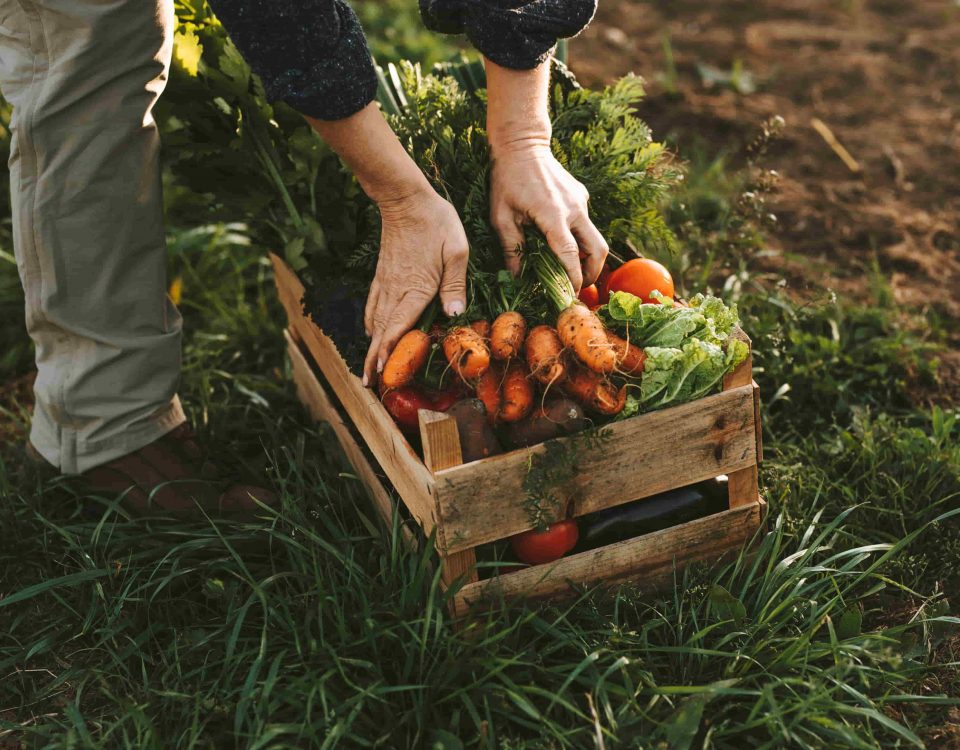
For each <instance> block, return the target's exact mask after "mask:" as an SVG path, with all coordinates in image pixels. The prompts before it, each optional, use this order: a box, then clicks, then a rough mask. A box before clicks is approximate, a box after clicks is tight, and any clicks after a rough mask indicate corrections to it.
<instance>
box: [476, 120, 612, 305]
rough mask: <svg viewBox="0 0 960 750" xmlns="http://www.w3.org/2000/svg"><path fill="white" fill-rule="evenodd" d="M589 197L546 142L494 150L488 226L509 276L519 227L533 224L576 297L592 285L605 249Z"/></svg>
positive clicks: (516, 264) (516, 262) (515, 267)
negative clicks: (494, 234)
mask: <svg viewBox="0 0 960 750" xmlns="http://www.w3.org/2000/svg"><path fill="white" fill-rule="evenodd" d="M589 198H590V196H589V194H588V193H587V189H586V188H585V187H584V186H583V185H582V184H581V183H579V182H578V181H577V180H576V179H574V177H573V176H572V175H571V174H570V173H569V172H567V170H565V169H564V168H563V167H562V166H561V165H560V162H558V161H557V160H556V159H555V158H554V156H553V154H552V153H551V151H550V142H549V138H546V139H532V140H524V141H522V142H520V143H514V144H508V145H505V146H502V147H500V148H499V149H497V148H496V147H494V152H493V168H492V172H491V177H490V221H491V223H492V224H493V227H494V229H496V231H497V234H498V235H499V236H500V242H501V244H502V246H503V253H504V258H505V260H506V263H507V268H509V269H510V270H511V271H512V272H513V273H514V274H516V273H518V272H519V271H520V256H519V253H518V248H519V247H520V246H521V245H522V244H523V227H524V225H526V224H534V225H536V226H537V227H538V228H539V229H540V231H541V232H543V234H544V236H545V237H546V239H547V244H549V245H550V249H551V250H553V252H554V253H556V255H557V257H558V258H559V259H560V262H561V263H563V267H564V268H565V269H566V271H567V275H568V276H569V277H570V281H571V282H572V283H573V286H574V289H575V290H576V291H577V292H579V291H580V288H581V286H587V285H590V284H592V283H593V282H594V281H596V280H597V277H598V276H599V275H600V271H601V269H602V268H603V263H604V261H605V260H606V257H607V253H608V252H609V248H608V247H607V242H606V240H604V239H603V235H601V234H600V232H599V230H598V229H597V228H596V227H595V226H594V225H593V222H592V221H590V216H589V214H588V210H587V202H588V200H589ZM581 264H582V267H581Z"/></svg>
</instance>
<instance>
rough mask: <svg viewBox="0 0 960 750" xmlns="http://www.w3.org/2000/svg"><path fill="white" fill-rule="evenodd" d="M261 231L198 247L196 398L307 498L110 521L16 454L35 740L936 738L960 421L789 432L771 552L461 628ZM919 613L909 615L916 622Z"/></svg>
mask: <svg viewBox="0 0 960 750" xmlns="http://www.w3.org/2000/svg"><path fill="white" fill-rule="evenodd" d="M243 243H244V235H243V232H242V231H241V229H240V228H238V227H233V228H225V227H207V228H203V229H200V230H193V231H191V232H187V233H184V232H181V233H178V234H176V235H175V236H174V237H173V239H172V242H171V249H172V252H171V272H172V274H175V275H179V276H182V278H183V279H184V299H183V302H182V305H181V306H182V308H183V311H184V315H185V318H186V323H187V330H188V331H189V334H188V336H187V340H186V346H185V383H184V388H183V392H184V396H185V401H186V403H187V405H188V409H189V411H190V415H191V418H192V419H193V420H194V421H195V422H196V423H197V424H198V425H200V426H201V429H202V432H203V433H204V436H205V437H206V438H208V439H209V440H211V441H213V442H214V443H218V444H224V445H225V446H227V448H228V451H229V453H230V454H232V456H233V457H234V458H235V459H237V460H239V461H243V462H245V463H248V464H250V465H251V466H254V467H259V466H262V467H263V469H264V471H265V472H266V473H267V475H268V476H269V479H270V482H271V484H272V485H273V486H274V487H275V488H277V489H278V490H279V491H280V492H281V494H282V497H283V506H282V509H281V510H280V512H279V513H278V514H276V515H275V516H265V518H264V519H263V521H262V522H259V523H251V524H228V523H204V522H198V523H193V524H186V523H175V522H171V521H164V520H160V519H158V520H155V521H152V522H150V523H148V524H141V523H130V522H126V521H123V520H122V519H119V518H117V517H116V516H108V517H107V518H106V519H105V520H104V521H102V522H93V521H90V520H85V517H84V516H83V513H82V511H83V507H84V505H85V504H89V503H90V499H89V498H79V497H77V496H76V495H75V493H74V491H73V490H72V489H71V487H70V485H69V484H67V483H64V482H63V481H61V480H59V479H55V478H44V477H39V476H37V475H36V473H35V472H34V471H33V470H32V469H30V468H28V467H26V466H25V465H24V464H23V462H22V461H21V460H20V458H19V456H18V454H17V452H16V451H15V450H14V448H15V446H10V445H7V446H4V448H3V450H2V453H0V460H2V464H0V526H2V528H3V529H4V531H5V534H4V539H5V544H4V545H3V547H2V549H0V571H3V574H2V576H3V577H2V579H0V589H2V591H3V593H4V596H5V597H6V598H5V599H4V600H0V621H2V622H3V623H4V628H3V630H2V633H0V674H2V675H4V679H3V681H2V682H0V708H4V709H9V708H15V709H16V710H14V711H9V710H7V711H4V713H3V714H2V715H0V716H2V720H3V725H2V726H3V727H4V728H6V729H7V730H11V729H13V728H14V727H16V729H15V732H16V733H15V734H14V735H12V736H17V737H18V738H20V739H23V740H24V741H26V742H28V744H29V746H31V747H50V748H54V747H57V748H59V747H99V746H124V747H223V746H231V745H237V746H243V747H291V746H296V747H301V746H316V747H323V746H325V745H324V743H327V744H326V746H327V747H332V746H335V745H337V744H338V743H339V744H343V745H345V746H380V747H398V748H406V747H419V746H430V747H444V748H445V747H461V746H462V747H516V748H520V747H526V748H533V747H538V748H539V747H558V748H559V747H589V746H594V743H599V741H598V740H596V739H595V738H596V737H598V736H599V737H602V738H603V739H602V741H603V746H605V747H631V746H636V745H638V744H640V745H643V746H650V747H656V746H658V745H657V743H667V744H666V745H664V746H668V747H700V746H708V747H716V748H741V747H746V746H750V747H786V746H794V747H893V746H896V745H897V743H900V744H901V745H902V746H919V745H918V740H917V739H916V736H918V735H917V733H918V732H920V733H922V732H923V728H924V724H925V723H927V722H931V721H935V719H931V718H930V717H931V716H933V717H935V716H938V715H939V712H940V711H942V710H943V707H942V706H940V705H939V704H940V703H942V702H944V701H945V700H946V699H937V698H934V697H931V696H930V695H926V696H925V697H924V698H922V699H921V698H920V697H919V693H920V691H921V686H922V685H923V684H924V682H923V680H924V679H926V678H927V677H928V675H929V663H930V662H931V660H932V659H933V655H934V654H938V653H940V651H939V650H940V649H942V646H943V639H944V637H945V636H946V635H949V632H950V628H951V627H952V625H951V623H950V622H948V621H944V620H943V615H944V614H945V613H946V612H947V611H948V609H946V608H945V607H944V605H943V604H942V602H943V599H942V596H940V595H938V594H937V591H936V587H935V586H934V585H932V581H934V580H936V578H937V577H938V576H940V575H941V574H942V573H943V572H944V566H949V564H950V563H951V561H952V562H953V563H954V564H955V561H956V559H957V558H956V555H957V553H958V551H960V550H958V549H957V546H956V544H955V543H953V542H952V541H951V543H950V544H944V539H946V538H947V536H949V539H950V540H953V538H954V536H955V532H954V531H953V529H954V526H953V524H952V522H951V521H945V522H944V521H941V522H939V523H938V524H937V525H936V526H935V527H934V528H932V529H930V530H928V531H926V532H925V533H924V535H923V536H922V537H920V539H919V540H916V539H913V538H912V536H913V535H915V534H916V533H917V532H918V530H919V529H921V528H923V525H924V524H926V523H927V522H929V521H931V520H932V519H933V518H934V517H935V516H937V515H939V514H940V513H941V512H944V511H946V510H948V509H949V508H951V507H956V502H955V497H956V493H957V481H958V477H957V467H958V466H960V461H958V456H957V449H956V445H957V437H958V435H957V433H958V429H957V426H956V424H951V423H950V416H949V415H945V414H943V413H940V415H939V416H937V417H936V420H937V421H936V424H932V423H931V422H930V421H929V420H927V421H926V422H925V421H923V420H922V419H920V418H918V417H910V416H907V417H902V418H899V417H897V418H895V417H888V416H882V415H881V416H879V417H877V418H876V419H873V418H870V417H868V416H866V414H865V413H864V412H859V413H860V414H861V418H860V419H859V421H857V420H855V421H854V422H853V423H851V425H849V426H848V427H847V428H841V427H840V426H836V427H834V428H833V431H832V432H829V431H827V432H821V431H814V432H808V433H801V431H800V430H799V429H797V430H794V431H793V432H791V433H790V434H791V437H790V438H789V439H788V440H783V441H776V442H774V443H773V445H771V446H770V452H769V455H770V456H772V458H773V460H771V461H769V462H768V464H767V465H766V467H765V469H764V483H765V485H766V491H767V493H768V496H769V498H770V500H771V504H772V506H773V511H774V519H775V520H774V524H773V533H771V534H770V535H769V536H768V537H767V538H765V539H764V540H763V542H762V544H761V547H760V551H759V552H758V554H757V555H756V557H755V558H753V559H752V560H747V559H741V560H739V561H738V562H736V563H733V564H730V565H728V566H726V567H724V568H720V569H715V570H703V569H700V570H696V571H694V572H692V573H691V574H690V575H689V577H688V578H687V579H685V580H682V581H678V585H677V586H676V588H675V589H674V590H673V591H670V592H667V593H666V594H665V595H663V596H660V597H654V598H651V597H643V596H639V595H637V593H636V592H634V591H633V590H631V589H630V588H625V589H621V590H619V591H616V592H613V593H612V594H605V593H603V592H584V593H583V595H582V596H581V598H580V599H579V600H577V601H576V602H573V603H570V604H567V605H563V606H552V607H546V608H535V607H514V608H512V609H510V610H508V611H506V612H504V613H501V614H498V615H492V616H490V617H488V618H486V619H481V620H480V621H479V622H478V623H477V624H476V625H475V626H474V628H473V630H472V631H470V632H467V633H457V632H455V631H454V630H453V629H452V628H451V626H450V623H449V622H448V620H447V618H446V615H445V612H444V609H443V595H442V594H441V592H440V590H439V588H438V584H437V579H436V576H435V574H434V573H433V572H432V569H431V567H430V566H429V564H428V563H429V554H428V553H424V554H421V555H417V554H411V553H410V552H408V551H405V550H404V548H403V547H402V546H401V545H400V544H399V543H398V541H397V539H398V530H397V529H396V528H393V529H387V530H385V529H382V528H381V526H380V524H379V521H378V520H376V516H375V514H374V512H373V511H372V509H371V507H370V505H369V503H368V502H367V500H366V499H365V497H364V496H363V494H362V493H361V492H360V489H359V485H358V483H357V482H356V480H355V479H353V478H352V477H351V476H350V475H349V473H348V472H347V471H346V466H345V464H344V463H343V461H342V460H341V458H340V456H339V453H338V451H337V450H336V448H335V444H334V442H333V440H332V438H331V437H330V435H329V434H327V431H326V430H325V429H324V428H318V427H315V426H314V425H311V424H310V423H309V422H308V421H307V420H306V419H305V417H304V416H303V414H302V411H301V409H300V407H299V404H297V403H295V402H294V400H293V399H292V397H291V389H290V387H289V385H288V381H287V378H286V375H285V373H283V372H282V370H280V369H278V368H281V367H282V365H281V363H282V361H283V356H282V348H281V343H280V342H281V338H280V335H279V334H280V329H279V323H278V321H280V320H281V316H280V312H279V310H278V308H277V304H276V302H275V300H274V295H273V293H272V290H271V289H270V277H269V271H268V266H267V264H266V262H265V260H264V259H263V257H262V255H261V254H260V252H259V250H258V249H257V248H251V247H248V246H245V245H244V244H243ZM801 434H803V437H797V436H798V435H801ZM925 499H926V500H927V502H925ZM107 501H108V499H106V498H104V499H101V500H100V501H99V502H101V503H104V504H105V503H106V502H107ZM858 503H867V504H869V505H868V506H867V507H866V508H855V509H854V506H855V505H857V504H858ZM851 509H852V510H851ZM877 509H882V511H883V515H884V521H883V523H882V524H876V523H875V516H876V510H877ZM821 513H822V515H821ZM948 531H949V534H948ZM908 542H909V544H908ZM898 580H899V581H904V583H903V584H900V583H896V582H895V581H898ZM905 587H907V588H905ZM894 604H896V605H897V606H898V607H900V608H901V610H900V611H901V612H905V613H904V614H901V615H900V616H899V617H897V618H895V619H894V620H892V621H891V617H890V610H891V607H892V606H893V605H894ZM904 607H906V609H903V608H904ZM938 618H939V619H938ZM917 700H929V701H932V703H931V704H930V705H928V706H927V710H926V711H925V712H922V713H920V714H918V716H919V719H915V723H917V724H918V725H917V726H915V727H907V726H906V725H904V724H901V723H898V722H896V721H895V720H894V718H893V717H894V716H896V715H897V714H896V713H895V712H894V710H895V709H897V708H898V707H901V706H902V705H904V704H905V703H906V705H908V706H912V705H913V701H917ZM460 743H462V744H460Z"/></svg>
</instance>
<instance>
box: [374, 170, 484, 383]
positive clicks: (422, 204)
mask: <svg viewBox="0 0 960 750" xmlns="http://www.w3.org/2000/svg"><path fill="white" fill-rule="evenodd" d="M377 205H378V206H379V208H380V218H381V222H382V227H383V228H382V231H381V234H380V257H379V260H378V261H377V272H376V275H375V277H374V279H373V283H372V284H371V285H370V294H369V295H368V297H367V306H366V310H365V312H364V321H363V322H364V327H365V329H366V331H367V335H368V336H370V339H371V340H370V348H369V349H368V350H367V357H366V360H365V362H364V365H363V381H364V385H368V384H370V383H372V382H373V380H374V373H377V374H379V373H380V372H381V371H382V370H383V366H384V364H386V361H387V357H389V356H390V352H391V351H393V347H394V346H395V345H396V343H397V341H398V340H399V339H400V337H401V336H403V334H405V333H406V332H407V331H409V330H410V329H411V328H413V327H414V326H415V325H416V324H417V320H418V319H419V318H420V315H421V314H422V313H423V311H424V310H425V309H426V307H427V305H428V304H430V301H431V300H432V299H433V298H434V296H435V295H436V294H437V291H438V290H439V292H440V303H441V305H442V306H443V311H444V312H445V313H446V314H447V315H448V316H454V315H459V314H461V313H462V312H463V311H464V310H465V309H466V298H467V297H466V292H467V259H468V256H469V247H468V244H467V235H466V232H464V230H463V224H461V222H460V217H459V216H458V215H457V211H456V209H455V208H454V207H453V206H452V205H451V204H450V203H448V202H447V201H446V200H444V199H443V198H441V197H440V196H439V195H438V194H437V193H436V191H434V190H433V188H432V187H430V185H429V184H428V183H427V182H426V181H425V180H424V181H423V185H422V186H421V187H418V188H417V189H416V190H414V191H412V192H409V193H405V194H403V195H400V196H394V197H390V198H387V199H381V200H380V201H378V204H377Z"/></svg>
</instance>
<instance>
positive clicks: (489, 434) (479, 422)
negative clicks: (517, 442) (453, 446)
mask: <svg viewBox="0 0 960 750" xmlns="http://www.w3.org/2000/svg"><path fill="white" fill-rule="evenodd" d="M447 414H449V415H450V416H451V417H453V418H454V419H456V420H457V432H459V433H460V455H461V457H462V458H463V461H464V463H467V462H469V461H476V460H477V459H480V458H486V457H487V456H494V455H496V454H498V453H503V448H502V447H501V446H500V443H499V441H498V440H497V436H496V435H494V434H493V430H492V429H491V428H490V425H489V424H487V410H486V408H484V406H483V402H482V401H480V399H478V398H468V399H464V400H463V401H458V402H457V403H455V404H454V405H453V406H451V407H450V408H449V409H447Z"/></svg>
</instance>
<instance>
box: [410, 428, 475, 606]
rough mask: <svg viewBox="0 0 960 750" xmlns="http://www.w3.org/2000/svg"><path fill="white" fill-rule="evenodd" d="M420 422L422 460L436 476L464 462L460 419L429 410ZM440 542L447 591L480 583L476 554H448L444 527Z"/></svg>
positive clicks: (441, 568) (441, 570) (442, 569)
mask: <svg viewBox="0 0 960 750" xmlns="http://www.w3.org/2000/svg"><path fill="white" fill-rule="evenodd" d="M417 416H418V419H419V421H420V438H421V440H422V442H423V461H424V463H425V464H426V465H427V468H428V469H429V470H430V471H432V472H434V473H436V472H438V471H441V470H443V469H449V468H450V467H451V466H459V465H460V464H462V463H463V454H462V453H461V452H460V433H459V431H458V430H457V420H455V419H454V418H453V417H448V416H447V415H446V414H443V413H442V412H438V411H430V410H429V409H421V410H420V411H419V412H418V414H417ZM439 532H440V539H439V540H438V542H439V543H438V546H439V547H440V550H441V552H440V579H441V581H442V582H443V586H444V588H447V587H448V586H451V585H452V584H453V583H455V582H456V581H463V582H464V583H467V584H469V583H473V582H475V581H476V580H477V554H476V551H475V550H474V549H473V548H472V547H471V548H470V549H465V550H461V551H460V552H454V553H453V554H449V555H445V554H443V552H442V550H443V548H444V547H445V544H444V540H443V536H442V535H443V532H444V528H443V526H442V525H441V526H440V529H439ZM451 613H452V614H453V615H454V616H456V615H457V612H456V609H455V604H454V603H453V602H451Z"/></svg>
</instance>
